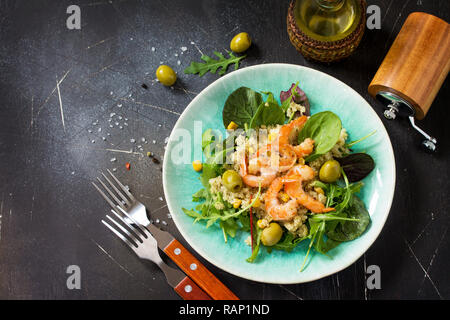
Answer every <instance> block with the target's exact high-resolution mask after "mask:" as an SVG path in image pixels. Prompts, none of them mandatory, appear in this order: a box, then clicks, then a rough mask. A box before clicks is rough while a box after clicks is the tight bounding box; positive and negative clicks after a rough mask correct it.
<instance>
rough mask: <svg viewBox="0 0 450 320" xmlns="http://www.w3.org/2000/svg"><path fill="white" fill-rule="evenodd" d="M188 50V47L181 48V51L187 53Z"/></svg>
mask: <svg viewBox="0 0 450 320" xmlns="http://www.w3.org/2000/svg"><path fill="white" fill-rule="evenodd" d="M192 44H193V43H192ZM186 50H187V47H181V51H186Z"/></svg>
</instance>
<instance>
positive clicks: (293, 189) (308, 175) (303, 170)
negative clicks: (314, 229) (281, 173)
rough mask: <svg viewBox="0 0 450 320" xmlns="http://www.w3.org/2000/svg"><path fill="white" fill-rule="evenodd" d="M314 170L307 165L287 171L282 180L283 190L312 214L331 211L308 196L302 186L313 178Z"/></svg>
mask: <svg viewBox="0 0 450 320" xmlns="http://www.w3.org/2000/svg"><path fill="white" fill-rule="evenodd" d="M315 175H316V174H315V172H314V170H313V169H312V168H311V167H309V166H307V165H297V166H295V167H293V168H292V169H291V170H289V171H288V172H287V174H286V176H285V178H284V184H285V187H284V190H285V191H286V193H287V194H288V195H289V196H290V197H291V198H295V199H297V202H298V203H299V204H301V205H302V206H304V207H305V208H307V209H309V210H311V211H312V212H313V213H323V212H329V211H333V210H334V208H326V207H325V206H324V204H323V203H322V202H320V201H318V200H316V199H314V198H313V197H312V196H310V195H308V194H307V193H306V192H305V191H304V190H303V186H302V182H303V181H307V180H311V179H313V178H314V176H315Z"/></svg>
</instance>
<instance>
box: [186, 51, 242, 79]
mask: <svg viewBox="0 0 450 320" xmlns="http://www.w3.org/2000/svg"><path fill="white" fill-rule="evenodd" d="M214 54H215V55H216V56H217V57H218V58H219V59H218V60H216V59H213V58H211V57H209V56H207V55H206V54H204V55H202V56H201V59H202V60H203V61H204V63H202V62H191V64H190V66H189V67H187V68H186V69H184V73H186V74H196V73H198V75H199V76H200V77H202V76H203V75H204V74H205V73H207V72H208V71H209V72H211V73H213V74H214V73H216V71H217V70H218V69H219V68H221V69H220V71H219V72H218V74H219V75H220V76H222V75H224V74H225V72H227V68H228V66H229V65H230V64H234V70H237V68H239V61H241V60H242V59H244V58H245V57H246V56H245V55H243V56H239V57H237V56H235V55H234V54H233V53H232V52H228V55H229V58H225V57H224V55H223V54H222V53H220V52H217V51H214Z"/></svg>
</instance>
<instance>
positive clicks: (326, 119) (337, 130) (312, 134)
mask: <svg viewBox="0 0 450 320" xmlns="http://www.w3.org/2000/svg"><path fill="white" fill-rule="evenodd" d="M341 129H342V123H341V120H340V119H339V117H338V116H337V115H336V114H334V113H333V112H331V111H323V112H319V113H316V114H314V115H312V116H311V117H310V118H309V119H308V121H306V123H305V126H304V127H303V129H302V130H301V131H300V133H299V135H298V142H299V143H301V142H303V140H305V139H306V138H311V139H313V140H314V151H313V153H312V154H311V155H309V156H308V157H307V158H306V159H305V161H307V162H310V161H313V160H314V159H316V158H318V157H320V156H321V155H323V154H325V153H327V152H328V151H330V150H331V148H333V147H334V145H335V144H336V142H337V141H338V140H339V136H340V134H341Z"/></svg>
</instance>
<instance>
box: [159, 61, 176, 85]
mask: <svg viewBox="0 0 450 320" xmlns="http://www.w3.org/2000/svg"><path fill="white" fill-rule="evenodd" d="M156 78H158V80H159V82H161V83H162V84H163V85H165V86H171V85H173V84H174V83H175V81H177V74H176V73H175V71H173V69H172V68H171V67H169V66H166V65H160V66H159V67H158V69H156Z"/></svg>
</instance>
